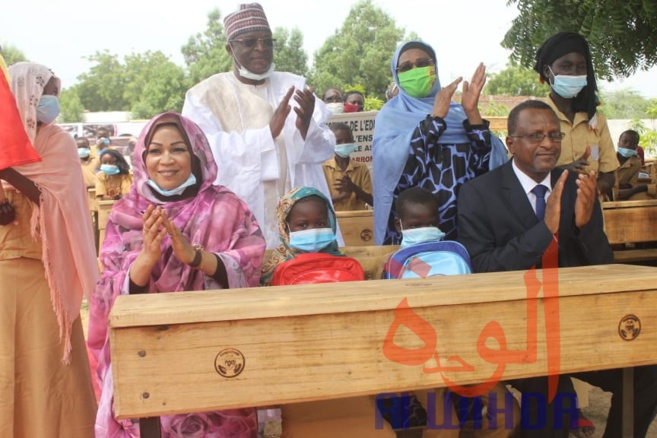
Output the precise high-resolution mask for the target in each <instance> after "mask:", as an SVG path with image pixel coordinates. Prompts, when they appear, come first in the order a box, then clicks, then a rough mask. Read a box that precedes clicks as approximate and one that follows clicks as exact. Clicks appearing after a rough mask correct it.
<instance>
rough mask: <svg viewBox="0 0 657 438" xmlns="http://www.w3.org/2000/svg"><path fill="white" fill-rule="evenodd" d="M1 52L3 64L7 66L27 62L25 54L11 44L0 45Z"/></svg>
mask: <svg viewBox="0 0 657 438" xmlns="http://www.w3.org/2000/svg"><path fill="white" fill-rule="evenodd" d="M0 46H2V52H3V53H4V58H5V63H6V64H7V66H10V65H12V64H16V63H17V62H21V61H29V60H28V59H27V57H26V56H25V54H24V53H23V52H21V51H20V50H19V49H18V48H17V47H16V46H13V45H11V44H0Z"/></svg>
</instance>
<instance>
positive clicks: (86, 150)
mask: <svg viewBox="0 0 657 438" xmlns="http://www.w3.org/2000/svg"><path fill="white" fill-rule="evenodd" d="M75 142H76V143H77V145H78V157H80V166H81V167H82V176H83V177H84V184H85V185H86V186H87V188H89V187H94V186H95V185H96V169H98V167H99V164H98V158H96V157H94V156H92V155H91V148H90V146H89V139H88V138H87V137H78V138H76V139H75Z"/></svg>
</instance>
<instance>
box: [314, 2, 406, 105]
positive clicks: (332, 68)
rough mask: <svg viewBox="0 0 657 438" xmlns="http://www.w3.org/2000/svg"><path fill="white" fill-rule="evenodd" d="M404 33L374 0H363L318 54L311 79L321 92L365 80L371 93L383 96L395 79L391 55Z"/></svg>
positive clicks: (355, 6)
mask: <svg viewBox="0 0 657 438" xmlns="http://www.w3.org/2000/svg"><path fill="white" fill-rule="evenodd" d="M403 36H404V30H403V29H401V28H398V27H397V26H395V22H394V20H393V19H392V18H391V17H390V16H389V15H388V14H386V13H385V12H383V10H381V9H380V8H378V7H376V6H374V4H373V3H372V0H360V1H359V2H358V3H356V4H355V5H354V6H353V7H352V8H351V11H350V12H349V15H348V16H347V18H346V20H345V22H344V23H343V25H342V27H341V28H340V29H339V30H337V31H336V32H335V34H334V35H333V36H331V37H329V38H328V39H327V40H326V42H325V43H324V45H323V46H322V47H321V48H320V49H319V50H318V51H317V53H316V54H315V62H314V68H313V73H312V74H311V83H313V84H314V85H315V87H316V89H317V91H318V92H319V93H321V92H322V91H323V90H325V89H327V88H330V87H336V88H340V89H344V88H345V86H346V85H347V84H352V85H355V84H361V85H362V86H363V88H364V90H365V93H366V94H367V95H370V96H376V97H379V98H383V97H384V96H385V91H386V88H387V86H388V84H389V83H390V81H391V75H390V67H389V66H390V59H391V57H392V54H393V53H394V51H395V48H396V46H397V44H398V43H399V42H400V41H401V39H402V37H403Z"/></svg>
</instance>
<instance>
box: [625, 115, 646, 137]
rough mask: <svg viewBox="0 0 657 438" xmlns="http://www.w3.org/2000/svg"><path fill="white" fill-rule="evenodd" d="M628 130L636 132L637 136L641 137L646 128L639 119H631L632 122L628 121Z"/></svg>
mask: <svg viewBox="0 0 657 438" xmlns="http://www.w3.org/2000/svg"><path fill="white" fill-rule="evenodd" d="M629 129H632V130H634V131H636V132H638V133H639V135H641V134H643V133H644V132H646V130H647V129H648V128H647V127H646V124H645V123H643V120H641V119H632V120H630V123H629Z"/></svg>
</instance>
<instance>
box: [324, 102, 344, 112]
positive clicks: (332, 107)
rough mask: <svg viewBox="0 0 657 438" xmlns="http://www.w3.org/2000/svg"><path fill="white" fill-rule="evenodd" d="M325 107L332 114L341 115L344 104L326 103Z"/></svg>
mask: <svg viewBox="0 0 657 438" xmlns="http://www.w3.org/2000/svg"><path fill="white" fill-rule="evenodd" d="M326 107H327V108H328V109H330V110H331V112H332V113H333V114H342V113H343V112H344V103H342V102H331V103H327V104H326Z"/></svg>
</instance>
